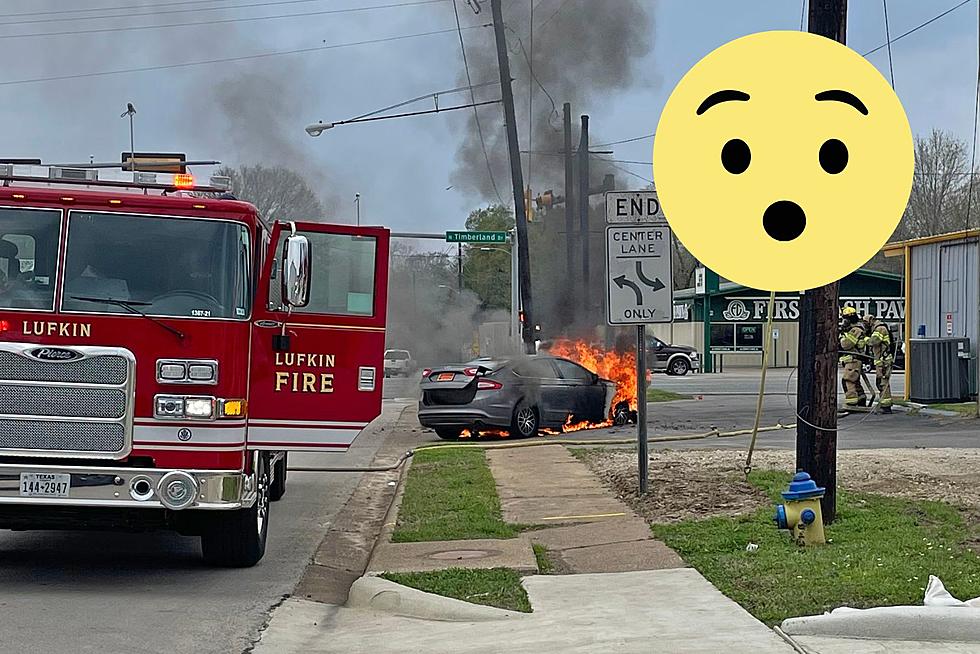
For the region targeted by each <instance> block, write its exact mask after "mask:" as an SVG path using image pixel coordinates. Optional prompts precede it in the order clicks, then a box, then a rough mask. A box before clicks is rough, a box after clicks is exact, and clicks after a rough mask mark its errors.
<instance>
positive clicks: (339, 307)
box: [269, 231, 378, 316]
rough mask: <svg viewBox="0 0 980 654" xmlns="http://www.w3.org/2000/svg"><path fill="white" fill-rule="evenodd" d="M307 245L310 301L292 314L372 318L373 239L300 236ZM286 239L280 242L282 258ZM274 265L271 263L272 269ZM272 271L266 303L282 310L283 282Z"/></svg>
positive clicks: (325, 235)
mask: <svg viewBox="0 0 980 654" xmlns="http://www.w3.org/2000/svg"><path fill="white" fill-rule="evenodd" d="M299 233H300V234H302V235H303V236H305V237H306V238H307V239H309V241H310V256H311V258H312V261H311V264H312V265H311V270H310V276H311V279H310V301H309V303H308V304H307V305H306V306H305V307H294V308H293V312H295V313H329V314H334V315H342V316H373V315H374V284H375V257H376V253H377V248H378V243H377V239H376V238H374V237H373V236H355V235H351V234H327V233H320V232H302V231H301V232H299ZM285 239H286V235H285V234H282V236H281V237H280V239H279V247H278V249H277V252H278V253H280V254H279V256H280V257H281V253H282V246H283V242H284V241H285ZM277 264H278V259H277V261H275V262H273V266H274V267H275V266H276V265H277ZM275 273H278V271H274V274H273V276H272V277H273V279H272V286H271V288H270V289H269V300H270V305H271V306H272V308H279V309H280V310H281V309H282V299H281V298H282V286H281V284H282V281H281V280H280V278H279V277H280V276H279V274H275Z"/></svg>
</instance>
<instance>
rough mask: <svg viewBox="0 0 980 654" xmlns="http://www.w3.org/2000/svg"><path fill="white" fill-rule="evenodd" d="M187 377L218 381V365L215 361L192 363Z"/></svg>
mask: <svg viewBox="0 0 980 654" xmlns="http://www.w3.org/2000/svg"><path fill="white" fill-rule="evenodd" d="M187 377H188V379H190V380H191V381H195V382H201V383H207V382H214V381H217V379H218V366H217V365H216V364H213V363H192V364H190V365H189V366H188V367H187Z"/></svg>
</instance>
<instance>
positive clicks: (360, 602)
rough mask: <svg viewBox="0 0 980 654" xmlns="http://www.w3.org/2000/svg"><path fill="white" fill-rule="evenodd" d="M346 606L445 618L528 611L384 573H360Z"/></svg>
mask: <svg viewBox="0 0 980 654" xmlns="http://www.w3.org/2000/svg"><path fill="white" fill-rule="evenodd" d="M346 606H347V607H348V608H355V609H369V610H371V611H381V612H384V613H390V614H392V615H400V616H404V617H409V618H422V619H425V620H440V621H444V622H488V621H493V620H508V619H513V618H519V617H520V616H523V615H528V614H524V613H518V612H515V611H506V610H504V609H498V608H495V607H493V606H482V605H480V604H470V603H469V602H464V601H462V600H458V599H453V598H451V597H443V596H442V595H433V594H432V593H426V592H423V591H421V590H417V589H415V588H409V587H408V586H402V585H401V584H396V583H395V582H393V581H388V580H387V579H382V578H381V577H361V578H360V579H358V580H357V581H355V582H354V585H353V586H351V589H350V595H349V596H348V598H347V604H346Z"/></svg>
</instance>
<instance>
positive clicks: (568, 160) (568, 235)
mask: <svg viewBox="0 0 980 654" xmlns="http://www.w3.org/2000/svg"><path fill="white" fill-rule="evenodd" d="M562 118H563V122H564V127H565V149H564V151H563V154H564V157H565V279H566V280H567V281H568V282H569V285H568V286H566V287H565V312H566V313H565V324H566V325H571V324H572V322H573V321H574V319H575V310H574V308H573V307H574V306H575V302H574V295H575V284H572V283H571V280H573V279H575V235H574V232H575V206H574V204H573V200H572V197H573V195H574V186H575V160H574V159H572V105H571V104H569V103H568V102H566V103H565V104H564V105H563V106H562Z"/></svg>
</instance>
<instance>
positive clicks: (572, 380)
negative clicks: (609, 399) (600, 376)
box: [554, 359, 606, 422]
mask: <svg viewBox="0 0 980 654" xmlns="http://www.w3.org/2000/svg"><path fill="white" fill-rule="evenodd" d="M554 362H555V366H556V367H557V368H558V373H559V374H560V375H561V377H562V385H563V387H564V397H565V400H566V402H567V406H568V407H570V409H569V411H568V413H569V414H571V415H572V421H573V422H581V421H583V420H587V421H589V422H602V421H603V420H605V418H606V416H605V415H603V414H604V408H605V405H606V389H605V387H604V386H603V385H602V384H600V383H599V382H598V380H597V378H596V375H594V374H593V373H592V372H591V371H589V370H587V369H586V368H584V367H582V366H581V365H579V364H577V363H575V362H573V361H569V360H567V359H555V361H554Z"/></svg>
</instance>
